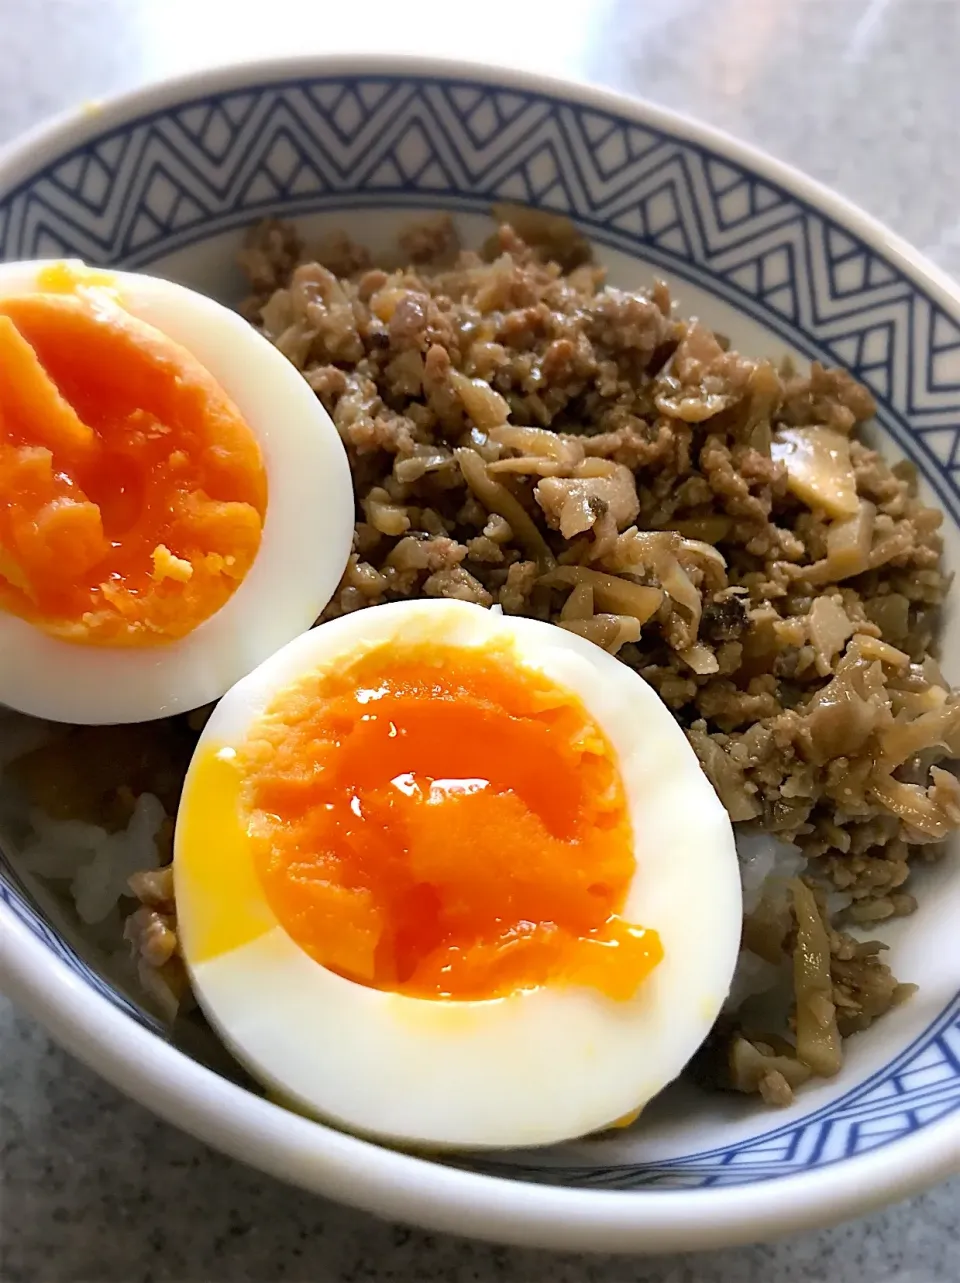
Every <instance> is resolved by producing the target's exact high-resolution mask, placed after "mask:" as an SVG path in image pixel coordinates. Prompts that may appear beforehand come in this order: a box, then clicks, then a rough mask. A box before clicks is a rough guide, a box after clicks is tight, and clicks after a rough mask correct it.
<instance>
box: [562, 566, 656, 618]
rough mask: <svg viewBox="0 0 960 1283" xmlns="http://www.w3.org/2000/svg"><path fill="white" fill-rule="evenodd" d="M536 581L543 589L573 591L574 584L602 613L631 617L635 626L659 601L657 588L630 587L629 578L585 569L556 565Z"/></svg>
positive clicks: (634, 585) (584, 567) (653, 609)
mask: <svg viewBox="0 0 960 1283" xmlns="http://www.w3.org/2000/svg"><path fill="white" fill-rule="evenodd" d="M540 582H541V583H542V584H543V585H544V586H545V587H547V588H561V587H566V586H567V585H569V586H571V587H574V588H576V587H577V586H578V585H584V586H586V587H589V588H590V589H591V591H592V593H593V597H594V601H595V602H596V603H597V605H598V606H600V608H601V609H602V610H607V611H612V612H614V613H616V614H620V615H631V616H632V617H633V618H634V619H636V621H637V622H638V623H639V624H645V623H646V622H647V620H648V619H650V618H651V617H652V616H653V615H655V614H656V612H657V611H658V610H659V609H660V603H661V602H662V601H663V593H662V592H661V591H660V589H659V588H648V587H646V586H645V585H644V584H634V583H631V582H630V580H629V579H619V578H618V577H617V576H616V575H605V574H603V572H602V571H599V570H589V569H587V567H586V566H557V568H556V569H555V570H551V571H550V572H549V573H548V574H546V575H541V577H540Z"/></svg>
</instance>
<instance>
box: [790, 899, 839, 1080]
mask: <svg viewBox="0 0 960 1283" xmlns="http://www.w3.org/2000/svg"><path fill="white" fill-rule="evenodd" d="M790 889H791V892H792V896H793V911H794V915H795V917H796V920H797V942H796V944H795V945H794V948H793V981H794V988H795V990H796V994H797V1058H798V1059H799V1060H800V1061H801V1062H802V1063H803V1064H805V1065H806V1066H808V1068H809V1069H811V1070H812V1071H813V1073H815V1074H817V1075H818V1076H819V1077H821V1078H832V1077H833V1075H834V1074H836V1073H837V1072H839V1069H840V1064H841V1056H840V1031H839V1029H838V1028H837V1009H836V1007H835V1006H834V1003H833V983H832V981H831V978H830V941H829V939H828V937H827V931H826V928H825V927H824V925H823V920H822V919H821V917H820V910H819V909H818V908H817V902H816V900H815V899H814V895H813V892H812V891H811V890H810V888H809V887H808V886H807V885H806V884H805V883H803V882H801V881H800V879H799V878H797V879H795V880H794V881H793V882H791V884H790Z"/></svg>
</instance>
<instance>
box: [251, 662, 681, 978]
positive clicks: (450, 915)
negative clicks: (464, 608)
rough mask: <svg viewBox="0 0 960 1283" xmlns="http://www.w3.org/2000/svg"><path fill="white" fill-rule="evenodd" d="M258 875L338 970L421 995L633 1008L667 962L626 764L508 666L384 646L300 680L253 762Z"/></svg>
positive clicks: (265, 731) (553, 692)
mask: <svg viewBox="0 0 960 1283" xmlns="http://www.w3.org/2000/svg"><path fill="white" fill-rule="evenodd" d="M238 762H239V765H240V769H241V770H242V771H243V772H244V774H245V784H244V787H243V790H242V796H243V798H244V799H245V805H246V815H247V821H248V833H249V835H250V838H251V840H252V841H253V843H254V865H255V868H256V870H257V872H258V874H259V877H260V880H261V883H262V885H263V888H264V890H265V892H266V895H267V899H268V901H269V904H270V906H271V908H272V910H273V912H274V913H275V914H276V916H277V918H278V919H279V921H280V922H281V924H282V925H283V926H284V927H285V928H286V930H287V931H288V933H289V934H290V935H291V936H292V937H293V939H294V940H295V941H296V942H297V943H298V944H299V945H300V946H301V948H303V949H304V950H305V951H306V952H307V953H309V954H310V955H311V956H312V957H314V958H315V959H316V960H317V961H318V962H320V963H322V964H323V965H324V966H325V967H327V968H329V969H331V970H334V971H337V972H339V973H340V974H342V975H344V976H347V977H349V978H351V979H353V980H356V981H359V982H362V983H363V984H367V985H371V986H374V987H378V988H383V989H390V990H394V991H398V992H403V993H407V994H412V995H418V996H422V997H430V998H437V997H449V998H458V999H482V998H492V997H496V996H500V995H503V994H508V993H512V992H515V991H516V990H518V989H523V988H532V987H536V986H538V985H542V984H545V983H548V982H550V983H554V984H556V983H563V984H577V985H589V986H592V987H594V988H597V989H599V990H601V991H602V992H603V993H605V994H608V995H610V996H611V997H615V998H628V997H631V996H632V995H633V994H634V993H635V991H636V989H637V986H638V985H639V984H640V982H641V981H642V980H643V979H644V977H645V976H646V975H647V974H648V973H649V972H650V971H651V970H652V968H653V967H655V966H656V964H657V963H658V962H659V960H660V958H661V956H662V950H661V946H660V941H659V938H658V937H657V935H656V933H655V932H652V931H645V930H643V929H642V928H641V927H638V926H634V925H632V924H630V923H628V922H626V921H624V920H623V919H622V918H621V917H620V910H621V908H622V906H623V904H624V901H625V897H626V895H627V891H628V889H629V887H630V884H631V881H632V878H633V876H634V873H635V869H636V862H635V857H634V844H633V834H632V831H631V825H630V820H629V814H628V810H627V805H626V801H625V797H624V791H623V785H622V782H621V779H620V773H619V768H618V765H617V761H616V757H615V754H614V751H613V749H612V747H611V745H610V744H609V742H608V741H607V739H606V737H605V736H604V735H603V734H602V733H601V731H600V730H599V728H598V727H597V726H596V724H595V723H594V722H593V721H592V719H591V718H590V716H589V714H588V713H587V711H586V709H585V707H584V705H583V704H582V702H581V701H580V700H579V699H578V698H577V697H576V696H574V695H573V694H572V693H571V692H569V691H566V690H562V689H560V688H558V687H556V686H554V685H552V684H551V683H549V682H548V681H547V680H546V679H544V678H543V677H542V676H540V675H538V674H535V673H534V672H533V671H532V670H529V669H526V668H523V667H521V666H520V665H519V663H517V662H516V660H515V659H514V658H513V656H512V653H511V652H508V651H502V652H494V653H490V652H485V653H478V652H475V651H470V650H466V649H463V648H456V649H454V648H445V647H442V646H436V645H433V646H430V647H426V646H422V647H419V648H415V649H407V650H399V651H398V650H397V649H396V648H395V647H382V648H380V649H378V650H375V651H374V652H372V653H371V654H369V655H368V656H367V657H365V658H363V659H362V660H360V661H359V662H356V663H354V664H353V665H352V666H351V667H350V668H349V669H348V671H346V672H341V673H339V674H325V675H322V676H318V677H312V678H310V679H308V680H304V681H302V682H300V683H299V684H298V685H297V686H295V687H294V688H292V689H290V690H288V691H287V692H286V693H285V694H283V695H282V696H281V697H280V698H279V699H278V700H277V702H276V703H275V705H274V706H273V708H272V710H271V711H270V713H269V714H268V716H267V717H266V718H265V719H264V721H263V722H262V723H260V724H259V726H258V729H257V732H256V735H255V737H254V738H252V739H251V741H250V742H249V744H248V745H247V746H246V747H245V748H244V749H242V750H241V751H240V756H239V759H238Z"/></svg>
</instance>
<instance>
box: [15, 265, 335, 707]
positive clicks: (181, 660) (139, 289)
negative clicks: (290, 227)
mask: <svg viewBox="0 0 960 1283" xmlns="http://www.w3.org/2000/svg"><path fill="white" fill-rule="evenodd" d="M48 266H50V264H49V263H45V262H34V263H6V264H0V298H8V297H10V296H12V295H22V294H28V293H37V292H40V291H41V286H39V285H38V282H37V276H38V273H39V272H40V271H41V270H42V269H43V268H44V267H48ZM76 266H78V267H79V266H82V265H79V264H78V265H76ZM110 278H111V279H110V285H111V287H112V288H114V289H116V290H117V291H118V292H119V294H120V301H121V303H122V305H123V306H124V307H125V309H126V310H127V311H129V312H130V313H132V314H133V315H134V316H137V317H139V318H140V319H141V320H144V321H147V322H149V324H151V325H153V326H155V327H156V328H157V329H158V330H162V331H163V333H164V334H166V335H167V336H168V337H169V338H171V339H173V340H174V341H175V342H177V343H180V344H181V345H182V346H183V347H185V348H186V349H187V350H188V351H189V352H191V353H192V354H193V355H194V356H195V357H196V358H197V360H198V361H200V363H201V364H202V365H204V366H205V367H206V368H207V370H209V372H210V373H211V374H212V375H213V377H214V378H215V379H216V380H217V381H218V382H219V384H220V385H221V387H222V388H223V389H224V391H225V392H226V393H227V395H228V396H229V397H231V398H232V400H233V401H234V402H235V404H236V405H237V407H238V408H239V410H240V413H241V414H242V415H243V417H244V418H245V420H246V421H247V423H248V425H249V427H250V429H251V431H252V432H253V434H254V436H255V437H256V439H257V441H258V443H259V445H260V449H261V452H262V454H263V460H264V466H265V468H266V474H267V512H266V518H265V520H264V524H263V536H262V540H261V544H260V549H259V552H258V554H257V557H256V560H255V561H254V563H253V565H252V566H251V568H250V570H249V572H248V573H247V575H246V576H245V577H244V579H243V581H242V582H241V584H240V585H239V587H238V588H237V590H236V591H235V592H234V593H233V595H232V596H231V597H230V599H229V600H228V601H227V602H226V603H225V605H224V606H223V607H222V608H221V609H220V610H219V611H218V612H217V613H216V614H215V615H213V616H211V617H210V618H209V619H207V620H205V621H204V622H203V623H202V624H200V625H199V626H198V627H197V628H196V629H194V630H193V632H191V633H189V634H188V635H187V636H186V637H183V638H181V639H179V640H176V641H170V642H161V643H159V644H158V645H155V646H138V647H124V646H93V645H85V644H80V643H76V642H70V641H65V640H63V639H61V638H57V637H53V636H51V635H50V634H48V633H46V632H44V631H43V630H42V629H40V628H38V627H36V626H35V625H33V624H30V623H28V622H26V621H25V620H22V619H19V618H18V617H16V616H14V615H11V614H8V613H6V612H4V611H2V610H0V654H2V656H3V662H2V664H0V705H2V704H5V705H7V706H8V707H10V708H13V709H16V710H17V711H19V712H22V713H31V714H33V715H34V716H37V717H43V718H47V719H49V720H53V721H62V722H81V723H89V724H100V723H115V722H142V721H149V720H151V719H153V718H157V717H167V716H169V715H171V714H173V713H178V712H184V711H187V710H189V709H192V708H197V707H199V706H201V705H203V704H207V703H209V702H211V701H212V700H215V699H217V698H219V697H220V696H221V695H222V694H223V693H224V691H226V690H227V689H228V688H229V687H230V686H232V685H233V683H234V682H236V681H237V680H238V679H239V678H241V677H243V676H244V675H245V674H246V673H249V672H251V671H252V670H253V669H254V668H256V666H257V665H258V664H259V663H260V662H261V661H262V660H264V659H266V657H267V656H268V655H271V654H273V652H274V651H276V650H277V649H279V648H280V647H281V646H283V645H285V643H287V642H288V641H290V640H291V638H293V637H296V636H297V635H298V634H299V633H302V632H303V631H304V629H306V628H309V627H310V626H311V625H312V624H313V622H314V621H315V619H316V618H317V616H318V615H319V614H320V612H321V610H322V609H323V607H324V606H325V605H326V603H327V602H328V601H329V599H330V597H331V595H332V594H333V591H334V589H335V588H336V586H337V583H338V581H339V579H340V576H341V575H342V573H343V569H344V566H345V565H346V561H347V557H348V555H349V552H350V545H351V539H352V536H353V487H352V483H351V479H350V469H349V466H348V464H347V458H346V453H345V451H344V449H343V445H342V443H341V441H340V438H339V435H338V434H337V431H336V428H335V427H334V426H333V423H332V422H331V420H330V417H329V416H328V414H327V413H326V411H325V410H324V408H323V406H322V405H321V404H320V402H319V400H318V399H317V397H316V396H315V395H314V393H313V392H312V391H311V389H310V388H309V386H308V385H307V383H306V382H305V380H304V379H303V377H302V376H301V375H300V374H299V372H298V371H297V370H296V369H295V368H294V367H293V366H292V365H291V364H290V363H289V362H288V361H287V359H286V358H285V357H284V356H282V355H281V353H280V352H278V351H277V350H276V348H274V347H273V346H272V345H271V344H270V343H269V342H268V341H267V340H266V339H265V338H263V336H262V335H260V334H258V333H257V332H256V331H255V330H254V329H253V327H252V326H251V325H249V324H248V323H247V322H246V321H244V320H243V319H242V318H241V317H240V316H238V315H237V314H236V313H235V312H232V311H230V310H229V309H228V308H226V307H223V306H221V305H220V304H219V303H216V302H214V300H213V299H210V298H206V297H205V296H203V295H200V294H196V293H194V291H192V290H189V289H186V288H185V287H184V286H182V285H175V284H174V283H173V282H171V281H165V280H161V279H160V278H158V277H151V276H141V275H134V274H131V273H128V272H111V273H110Z"/></svg>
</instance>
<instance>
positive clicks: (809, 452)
mask: <svg viewBox="0 0 960 1283" xmlns="http://www.w3.org/2000/svg"><path fill="white" fill-rule="evenodd" d="M770 455H771V458H773V459H774V460H775V462H777V463H782V464H783V466H784V468H785V469H786V472H787V485H788V487H789V489H790V490H791V491H792V492H793V494H795V495H796V496H797V498H798V499H799V500H800V501H801V502H802V503H805V504H806V505H807V507H808V508H822V509H823V511H824V512H826V513H827V514H828V515H829V516H831V517H838V518H840V519H842V518H844V517H852V516H854V515H855V514H856V512H857V509H858V508H859V506H860V500H859V499H858V498H857V479H856V477H855V476H854V473H853V465H852V463H851V462H850V441H849V438H847V437H845V436H844V435H843V433H842V432H838V431H836V429H835V428H824V427H812V428H783V429H782V430H781V431H780V432H778V433H777V434H776V436H775V437H774V438H773V441H772V443H771V446H770Z"/></svg>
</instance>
